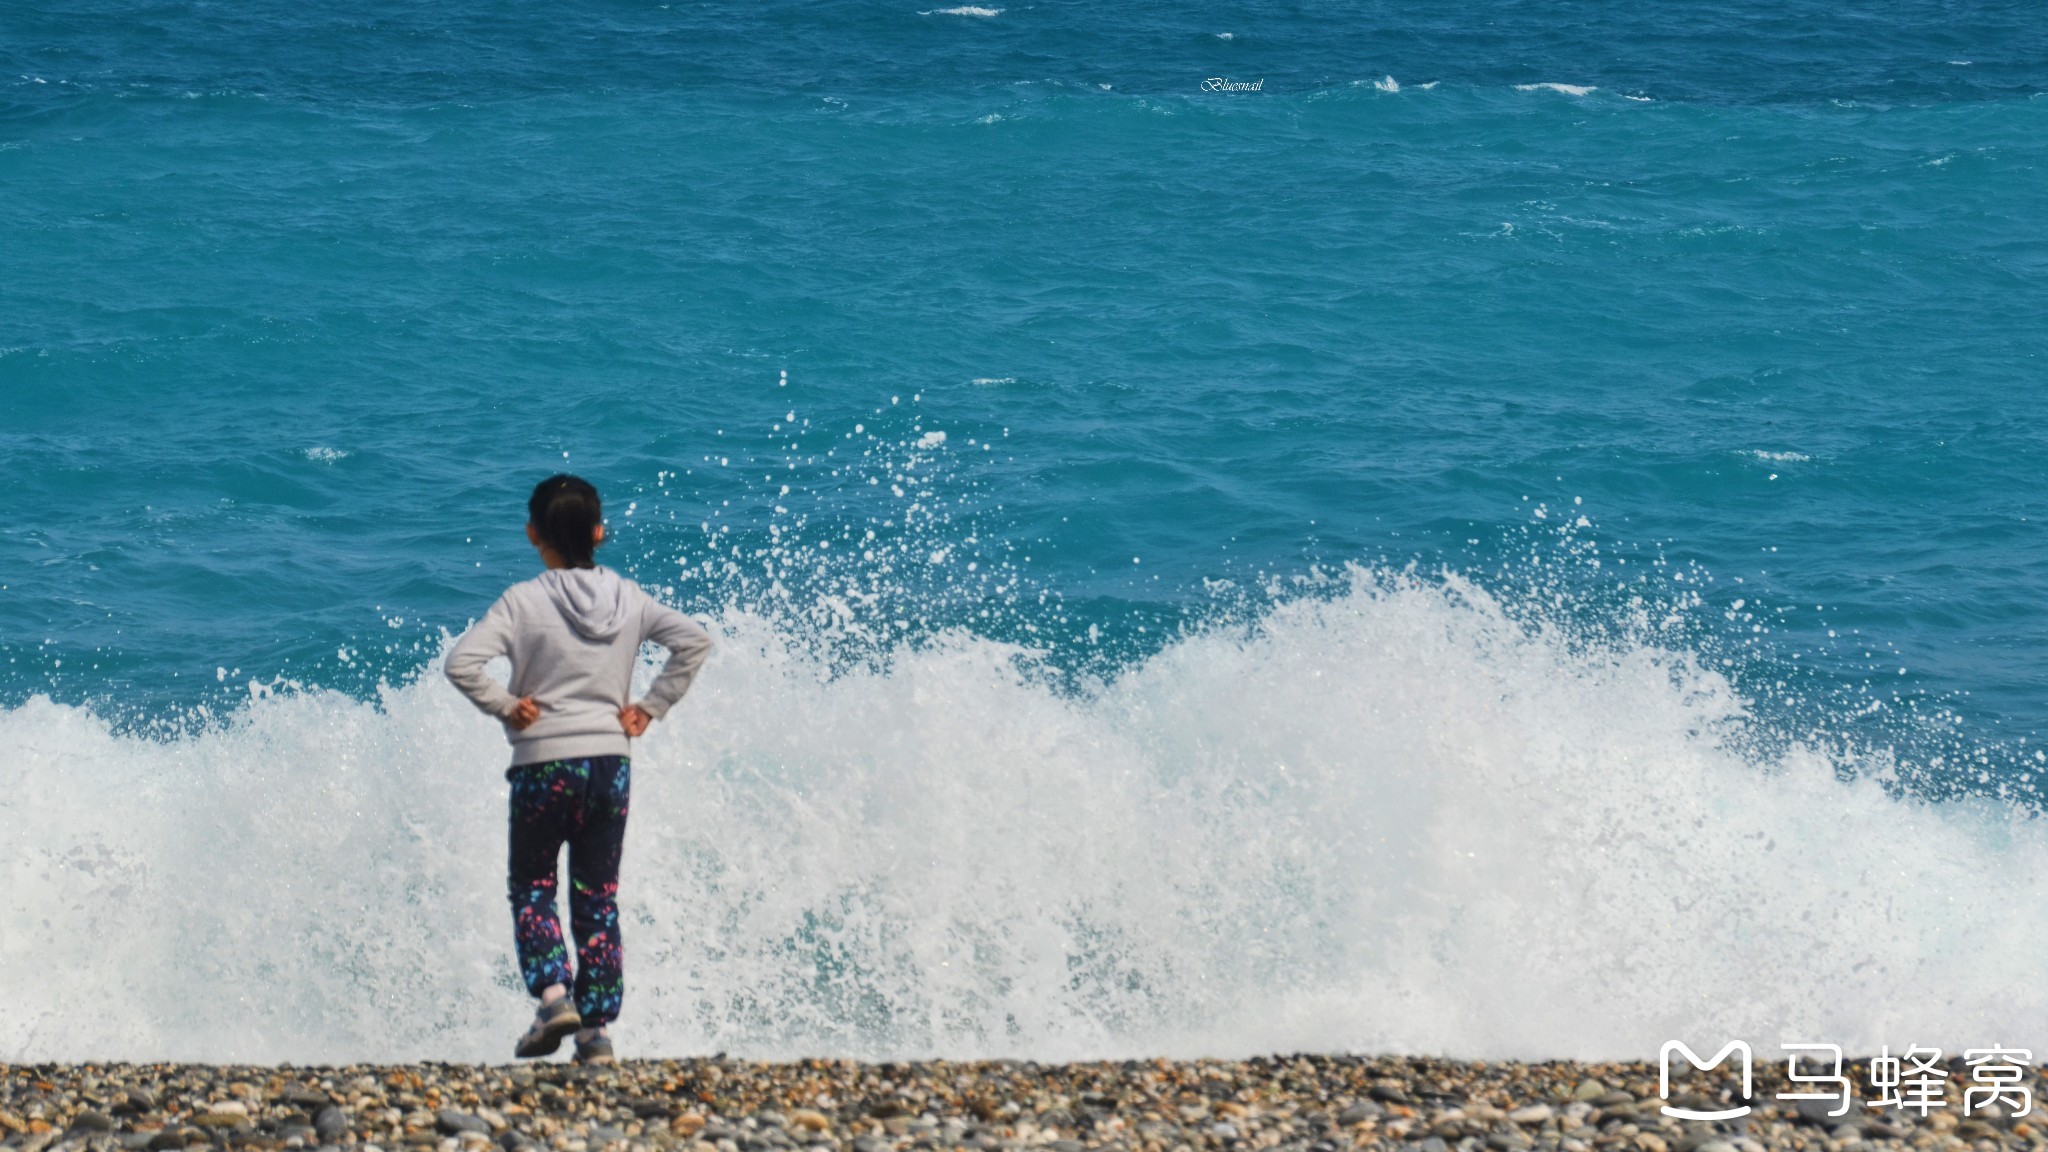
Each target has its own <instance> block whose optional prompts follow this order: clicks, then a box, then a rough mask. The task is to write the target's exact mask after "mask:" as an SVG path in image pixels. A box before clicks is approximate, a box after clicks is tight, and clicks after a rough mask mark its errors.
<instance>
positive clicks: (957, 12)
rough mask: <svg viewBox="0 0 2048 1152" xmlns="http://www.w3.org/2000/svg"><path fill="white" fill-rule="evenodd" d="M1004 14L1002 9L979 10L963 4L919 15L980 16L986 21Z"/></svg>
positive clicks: (931, 10)
mask: <svg viewBox="0 0 2048 1152" xmlns="http://www.w3.org/2000/svg"><path fill="white" fill-rule="evenodd" d="M1002 14H1003V10H1002V9H1001V8H978V7H976V6H974V5H972V4H963V5H961V6H959V7H957V8H931V9H927V10H925V11H923V12H919V13H918V15H920V16H979V17H981V18H982V19H984V20H989V19H993V18H995V17H997V16H1000V15H1002Z"/></svg>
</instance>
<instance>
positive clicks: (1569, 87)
mask: <svg viewBox="0 0 2048 1152" xmlns="http://www.w3.org/2000/svg"><path fill="white" fill-rule="evenodd" d="M1543 90H1548V91H1551V92H1562V93H1564V94H1565V95H1567V96H1590V95H1592V94H1593V93H1595V92H1598V91H1599V90H1600V89H1599V88H1598V87H1596V86H1594V85H1591V84H1550V83H1545V84H1517V85H1515V91H1517V92H1537V91H1543Z"/></svg>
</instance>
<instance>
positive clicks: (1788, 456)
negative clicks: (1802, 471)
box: [1749, 448, 1813, 464]
mask: <svg viewBox="0 0 2048 1152" xmlns="http://www.w3.org/2000/svg"><path fill="white" fill-rule="evenodd" d="M1749 455H1751V456H1754V457H1755V458H1757V459H1758V460H1768V461H1770V462H1771V463H1773V464H1804V463H1806V462H1807V461H1809V460H1811V459H1813V457H1811V456H1808V455H1807V454H1806V453H1804V452H1767V451H1765V450H1764V449H1762V448H1753V449H1751V450H1750V452H1749Z"/></svg>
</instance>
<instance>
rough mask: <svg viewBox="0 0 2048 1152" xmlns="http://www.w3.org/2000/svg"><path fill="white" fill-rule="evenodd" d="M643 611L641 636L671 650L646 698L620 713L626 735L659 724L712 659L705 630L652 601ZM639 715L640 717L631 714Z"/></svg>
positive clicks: (650, 600) (694, 622)
mask: <svg viewBox="0 0 2048 1152" xmlns="http://www.w3.org/2000/svg"><path fill="white" fill-rule="evenodd" d="M646 603H647V606H646V607H645V608H644V609H642V611H644V612H645V613H646V616H645V617H643V620H644V623H643V625H642V634H643V635H645V636H646V637H647V638H648V639H649V640H652V641H654V642H655V643H656V644H659V645H661V646H662V647H663V648H666V649H668V663H667V664H665V665H663V666H662V669H661V674H660V675H658V676H656V677H655V678H654V683H653V684H651V685H649V686H648V688H647V695H645V696H642V697H641V698H640V699H638V700H635V701H634V702H633V703H631V704H628V705H626V707H625V708H624V709H622V710H621V711H620V713H619V722H620V723H621V724H622V725H624V726H625V729H626V734H627V735H629V736H638V735H640V733H641V732H643V731H645V730H646V728H647V722H648V721H649V720H659V719H661V718H662V717H663V716H664V715H666V714H667V713H668V710H669V709H670V708H671V707H673V706H674V705H675V702H676V701H678V700H680V699H682V698H683V693H685V692H688V691H689V690H690V684H691V682H692V681H693V680H695V679H696V677H697V669H699V668H701V667H703V666H704V658H705V657H707V656H709V655H711V633H709V632H706V631H705V630H704V626H703V625H701V624H699V623H697V622H696V621H695V620H692V619H690V618H689V617H688V616H685V615H683V614H682V613H681V612H678V611H676V610H675V609H673V608H670V607H669V606H668V605H666V604H663V603H662V602H661V601H659V600H656V599H654V598H652V597H649V598H648V599H647V602H646ZM634 712H639V713H640V716H634V715H632V713H634Z"/></svg>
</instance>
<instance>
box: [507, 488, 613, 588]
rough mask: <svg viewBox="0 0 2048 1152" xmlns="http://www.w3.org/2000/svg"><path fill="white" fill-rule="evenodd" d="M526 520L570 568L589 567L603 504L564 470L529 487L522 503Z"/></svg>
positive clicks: (592, 490) (592, 564)
mask: <svg viewBox="0 0 2048 1152" xmlns="http://www.w3.org/2000/svg"><path fill="white" fill-rule="evenodd" d="M526 519H527V521H528V522H529V523H531V524H532V525H533V530H534V531H535V532H537V533H539V535H540V542H541V543H543V544H545V545H547V546H548V547H550V548H552V549H554V550H555V553H556V555H558V556H560V557H561V558H562V560H563V561H564V562H565V563H567V564H568V565H569V567H571V568H592V567H595V566H596V562H595V561H594V560H592V559H591V558H590V553H591V550H592V549H594V548H596V547H597V545H596V543H595V542H594V541H592V540H591V536H592V535H594V534H595V532H596V530H597V526H598V525H599V524H602V523H604V507H603V505H602V504H600V503H599V501H598V499H597V489H595V488H592V487H591V486H590V482H589V481H587V480H585V479H583V478H582V477H580V476H571V475H569V474H568V473H566V472H564V473H561V474H559V475H555V476H550V477H548V478H547V479H545V480H543V481H541V482H540V483H538V484H536V485H534V486H533V496H532V497H531V498H530V499H528V500H527V502H526Z"/></svg>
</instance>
